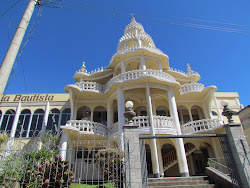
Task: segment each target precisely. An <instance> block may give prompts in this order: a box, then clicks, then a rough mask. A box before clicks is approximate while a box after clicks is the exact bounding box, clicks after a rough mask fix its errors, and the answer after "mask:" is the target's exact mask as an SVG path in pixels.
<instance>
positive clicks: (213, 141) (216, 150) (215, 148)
mask: <svg viewBox="0 0 250 188" xmlns="http://www.w3.org/2000/svg"><path fill="white" fill-rule="evenodd" d="M215 139H216V138H212V143H213V148H214V154H215V158H217V159H218V162H219V163H222V161H221V158H220V153H219V149H218V144H217V143H216V140H215Z"/></svg>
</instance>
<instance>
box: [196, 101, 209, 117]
mask: <svg viewBox="0 0 250 188" xmlns="http://www.w3.org/2000/svg"><path fill="white" fill-rule="evenodd" d="M202 106H203V112H204V115H205V118H206V119H210V117H208V116H209V114H208V112H207V108H206V106H205V104H204V102H202ZM198 114H199V119H202V115H201V111H200V108H198Z"/></svg>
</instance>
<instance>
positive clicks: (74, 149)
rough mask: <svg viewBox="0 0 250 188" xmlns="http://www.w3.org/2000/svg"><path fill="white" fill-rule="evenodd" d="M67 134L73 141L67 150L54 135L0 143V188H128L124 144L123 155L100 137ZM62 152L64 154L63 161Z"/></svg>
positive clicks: (127, 162)
mask: <svg viewBox="0 0 250 188" xmlns="http://www.w3.org/2000/svg"><path fill="white" fill-rule="evenodd" d="M66 132H67V134H68V137H70V138H72V140H69V141H68V142H67V147H66V150H64V149H62V148H63V147H61V146H62V144H61V143H60V142H61V141H60V138H61V136H60V135H57V134H55V133H54V132H53V131H46V132H45V133H43V134H38V135H39V136H38V137H37V136H35V137H33V138H29V139H25V138H7V139H1V142H0V187H6V188H7V187H24V188H26V187H34V188H36V187H37V188H38V187H70V188H73V187H75V188H77V187H93V188H97V187H110V188H111V187H112V188H114V187H116V188H118V187H119V188H124V187H130V186H129V185H130V182H129V181H130V180H129V177H130V176H129V175H130V174H129V173H130V170H129V165H128V164H129V154H128V152H127V151H128V149H127V145H126V144H124V151H122V150H120V149H119V146H115V145H113V141H111V140H108V139H106V138H101V137H100V136H99V135H95V136H93V137H92V139H90V140H88V139H87V138H86V137H81V135H80V134H79V133H78V134H76V133H75V132H74V131H69V130H68V131H66ZM61 133H62V132H61ZM61 133H60V134H61ZM1 134H4V133H1ZM24 140H27V141H28V142H25V141H24ZM10 142H11V143H12V144H11V145H10ZM19 142H21V143H22V144H21V145H20V144H18V143H19ZM61 151H66V157H65V159H64V158H63V157H62V156H61V154H60V153H61Z"/></svg>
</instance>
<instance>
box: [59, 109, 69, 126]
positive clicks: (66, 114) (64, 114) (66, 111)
mask: <svg viewBox="0 0 250 188" xmlns="http://www.w3.org/2000/svg"><path fill="white" fill-rule="evenodd" d="M70 115H71V110H70V108H66V109H64V110H63V112H62V119H61V125H66V123H67V121H68V120H70Z"/></svg>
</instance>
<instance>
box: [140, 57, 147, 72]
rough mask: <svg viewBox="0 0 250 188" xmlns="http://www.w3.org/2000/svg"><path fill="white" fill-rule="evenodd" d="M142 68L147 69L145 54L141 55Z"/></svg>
mask: <svg viewBox="0 0 250 188" xmlns="http://www.w3.org/2000/svg"><path fill="white" fill-rule="evenodd" d="M141 69H142V70H146V62H145V58H144V56H141Z"/></svg>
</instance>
